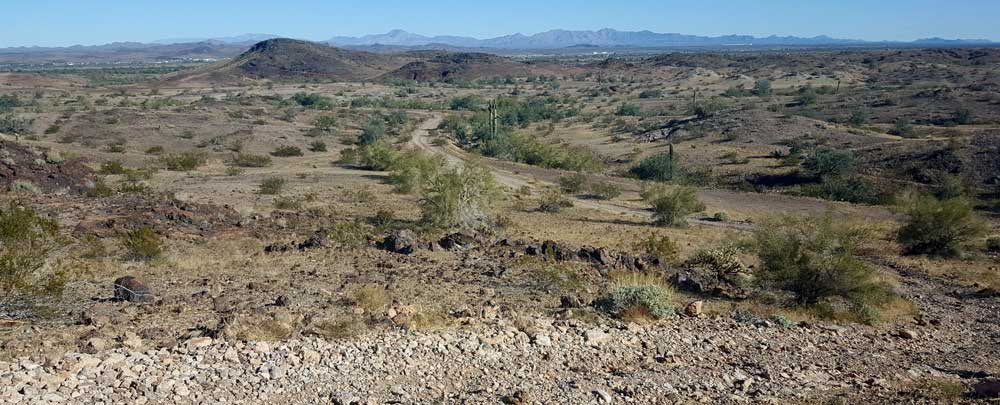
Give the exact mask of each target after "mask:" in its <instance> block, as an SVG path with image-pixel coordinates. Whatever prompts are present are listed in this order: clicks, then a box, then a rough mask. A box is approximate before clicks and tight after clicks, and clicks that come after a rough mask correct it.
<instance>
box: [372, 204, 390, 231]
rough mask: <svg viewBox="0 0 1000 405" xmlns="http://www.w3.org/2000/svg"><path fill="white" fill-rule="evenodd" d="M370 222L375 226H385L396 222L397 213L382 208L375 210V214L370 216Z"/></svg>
mask: <svg viewBox="0 0 1000 405" xmlns="http://www.w3.org/2000/svg"><path fill="white" fill-rule="evenodd" d="M368 222H370V223H371V224H372V225H373V226H375V227H378V228H385V227H388V226H391V225H392V224H394V223H396V214H395V213H393V212H392V211H389V210H385V209H381V210H378V211H377V212H375V215H373V216H372V217H371V218H369V220H368Z"/></svg>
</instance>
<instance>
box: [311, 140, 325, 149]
mask: <svg viewBox="0 0 1000 405" xmlns="http://www.w3.org/2000/svg"><path fill="white" fill-rule="evenodd" d="M309 151H310V152H326V142H323V141H313V142H312V143H310V144H309Z"/></svg>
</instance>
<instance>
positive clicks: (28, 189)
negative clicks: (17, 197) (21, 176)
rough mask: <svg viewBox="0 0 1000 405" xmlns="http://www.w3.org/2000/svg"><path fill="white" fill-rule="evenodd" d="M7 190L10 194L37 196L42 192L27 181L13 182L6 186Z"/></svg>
mask: <svg viewBox="0 0 1000 405" xmlns="http://www.w3.org/2000/svg"><path fill="white" fill-rule="evenodd" d="M7 188H8V189H9V190H10V192H12V193H19V192H23V193H31V194H39V193H41V192H42V190H41V189H40V188H38V186H37V185H35V183H32V182H30V181H27V180H14V182H13V183H10V186H8V187H7Z"/></svg>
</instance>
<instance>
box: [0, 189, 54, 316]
mask: <svg viewBox="0 0 1000 405" xmlns="http://www.w3.org/2000/svg"><path fill="white" fill-rule="evenodd" d="M62 244H63V243H62V241H61V240H60V238H59V224H58V222H56V221H55V220H54V219H50V218H47V217H45V216H43V215H41V214H39V213H38V212H37V211H35V209H34V208H32V207H30V206H28V205H25V204H23V203H20V202H16V201H10V202H8V203H7V206H6V207H0V309H12V308H15V307H19V308H28V309H30V308H31V307H33V306H34V305H36V304H38V303H39V302H43V301H47V300H50V299H58V298H59V297H61V295H62V292H63V289H64V287H65V285H66V282H67V281H69V275H70V274H69V273H68V271H67V270H66V269H64V268H62V267H60V266H58V265H53V264H51V263H49V256H50V254H52V253H53V252H54V251H55V249H57V248H58V247H59V246H61V245H62Z"/></svg>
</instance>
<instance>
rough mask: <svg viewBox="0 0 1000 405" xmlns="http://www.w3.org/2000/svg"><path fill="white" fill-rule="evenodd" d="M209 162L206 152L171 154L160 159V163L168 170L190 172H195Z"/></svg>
mask: <svg viewBox="0 0 1000 405" xmlns="http://www.w3.org/2000/svg"><path fill="white" fill-rule="evenodd" d="M207 162H208V155H206V154H205V153H204V152H196V151H189V152H184V153H178V154H173V153H172V154H169V155H166V156H163V157H160V163H162V164H163V166H164V167H166V168H167V170H173V171H181V172H188V171H191V170H195V169H197V168H199V167H201V166H203V165H205V163H207Z"/></svg>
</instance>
